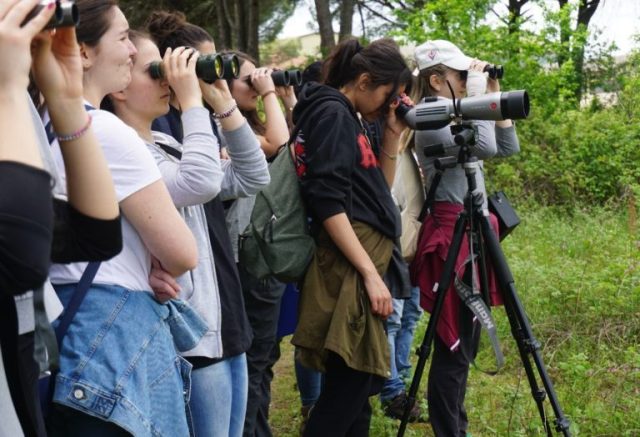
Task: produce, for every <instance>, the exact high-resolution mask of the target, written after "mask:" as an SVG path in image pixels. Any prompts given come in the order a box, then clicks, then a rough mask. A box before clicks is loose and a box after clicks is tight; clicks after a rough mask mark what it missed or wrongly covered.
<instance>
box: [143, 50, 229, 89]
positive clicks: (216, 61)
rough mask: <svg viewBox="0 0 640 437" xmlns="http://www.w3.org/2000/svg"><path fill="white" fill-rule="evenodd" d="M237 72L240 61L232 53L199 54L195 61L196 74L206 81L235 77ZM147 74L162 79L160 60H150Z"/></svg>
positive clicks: (162, 72) (162, 68) (211, 81)
mask: <svg viewBox="0 0 640 437" xmlns="http://www.w3.org/2000/svg"><path fill="white" fill-rule="evenodd" d="M239 74H240V62H239V61H238V57H237V56H236V55H233V54H225V55H221V54H218V53H212V54H209V55H200V56H199V57H198V60H197V61H196V76H198V78H200V79H202V80H203V81H205V82H206V83H213V82H215V81H216V80H219V79H236V78H237V77H238V75H239ZM149 75H151V77H152V78H153V79H163V78H164V77H165V75H164V67H163V65H162V62H152V63H151V65H149Z"/></svg>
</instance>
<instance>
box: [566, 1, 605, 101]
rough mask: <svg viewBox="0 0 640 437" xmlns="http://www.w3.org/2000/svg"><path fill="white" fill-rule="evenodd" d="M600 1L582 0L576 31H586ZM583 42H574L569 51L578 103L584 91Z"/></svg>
mask: <svg viewBox="0 0 640 437" xmlns="http://www.w3.org/2000/svg"><path fill="white" fill-rule="evenodd" d="M599 4H600V0H582V1H581V2H580V6H579V7H578V23H577V26H576V30H580V29H585V30H586V29H588V28H589V22H590V21H591V18H592V17H593V14H595V12H596V9H598V5H599ZM585 44H586V43H585V42H583V41H582V40H581V41H574V44H573V47H572V49H571V59H572V60H573V66H574V68H575V74H576V79H577V81H578V89H577V90H576V98H577V99H578V102H579V101H580V100H582V92H583V89H584V47H585Z"/></svg>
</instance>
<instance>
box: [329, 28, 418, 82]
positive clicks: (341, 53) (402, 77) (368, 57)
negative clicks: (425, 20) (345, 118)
mask: <svg viewBox="0 0 640 437" xmlns="http://www.w3.org/2000/svg"><path fill="white" fill-rule="evenodd" d="M363 73H368V74H369V76H370V77H371V86H373V87H377V86H379V85H387V84H394V88H397V87H398V86H400V85H407V86H409V85H410V84H411V71H410V70H409V68H408V67H407V64H406V62H405V61H404V58H403V57H402V54H401V53H400V50H399V48H398V45H397V44H396V43H395V41H393V40H392V39H390V38H382V39H379V40H376V41H373V42H372V43H371V44H369V45H368V46H365V47H363V46H361V45H360V43H359V42H358V40H357V39H355V38H351V39H347V40H345V41H342V42H341V43H340V44H338V45H337V46H336V47H335V48H334V50H333V51H332V52H331V54H330V55H329V57H328V58H327V60H326V61H325V62H324V65H323V82H324V84H325V85H328V86H330V87H333V88H336V89H338V88H341V87H342V86H344V85H346V84H348V83H350V82H352V81H354V80H356V79H357V78H358V77H359V76H360V75H361V74H363Z"/></svg>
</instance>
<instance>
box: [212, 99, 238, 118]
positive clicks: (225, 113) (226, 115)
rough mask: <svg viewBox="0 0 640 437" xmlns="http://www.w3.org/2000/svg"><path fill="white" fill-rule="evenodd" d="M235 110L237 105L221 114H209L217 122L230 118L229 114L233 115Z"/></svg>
mask: <svg viewBox="0 0 640 437" xmlns="http://www.w3.org/2000/svg"><path fill="white" fill-rule="evenodd" d="M236 109H238V104H237V103H234V104H233V106H231V108H229V109H227V110H226V111H224V112H223V113H222V114H217V113H215V112H213V113H212V114H211V116H212V117H213V118H215V119H217V120H222V119H223V118H227V117H230V116H231V114H233V111H235V110H236Z"/></svg>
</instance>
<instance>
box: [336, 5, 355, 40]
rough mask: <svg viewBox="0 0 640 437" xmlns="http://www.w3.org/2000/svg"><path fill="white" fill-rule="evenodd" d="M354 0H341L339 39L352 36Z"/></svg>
mask: <svg viewBox="0 0 640 437" xmlns="http://www.w3.org/2000/svg"><path fill="white" fill-rule="evenodd" d="M354 4H355V1H354V0H343V2H342V6H341V7H340V37H339V38H338V39H339V40H340V41H343V40H345V39H347V38H349V37H351V36H352V32H353V11H354Z"/></svg>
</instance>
